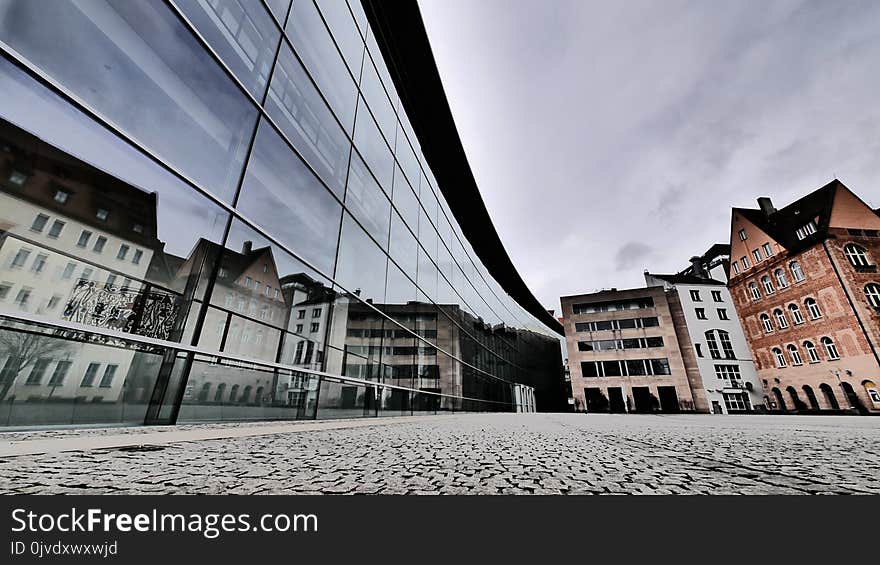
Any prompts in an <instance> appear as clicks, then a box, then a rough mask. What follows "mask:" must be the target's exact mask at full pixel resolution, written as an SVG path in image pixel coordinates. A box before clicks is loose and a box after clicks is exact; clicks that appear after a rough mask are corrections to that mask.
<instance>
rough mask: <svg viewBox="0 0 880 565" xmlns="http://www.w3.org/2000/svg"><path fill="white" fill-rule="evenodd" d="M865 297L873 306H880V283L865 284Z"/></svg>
mask: <svg viewBox="0 0 880 565" xmlns="http://www.w3.org/2000/svg"><path fill="white" fill-rule="evenodd" d="M865 297H866V298H867V299H868V304H870V305H871V306H872V307H874V308H880V284H877V283H868V284H867V285H865Z"/></svg>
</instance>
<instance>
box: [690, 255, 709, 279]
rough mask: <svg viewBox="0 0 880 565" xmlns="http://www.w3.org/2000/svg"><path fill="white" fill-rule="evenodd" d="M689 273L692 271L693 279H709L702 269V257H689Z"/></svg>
mask: <svg viewBox="0 0 880 565" xmlns="http://www.w3.org/2000/svg"><path fill="white" fill-rule="evenodd" d="M691 271H692V274H693V276H695V277H698V278H701V279H708V278H709V275H708V273H706V270H705V269H704V268H703V258H702V257H697V256H696V255H694V256H693V257H691Z"/></svg>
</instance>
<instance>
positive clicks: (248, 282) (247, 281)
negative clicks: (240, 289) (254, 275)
mask: <svg viewBox="0 0 880 565" xmlns="http://www.w3.org/2000/svg"><path fill="white" fill-rule="evenodd" d="M244 287H245V288H250V287H251V278H250V277H245V278H244Z"/></svg>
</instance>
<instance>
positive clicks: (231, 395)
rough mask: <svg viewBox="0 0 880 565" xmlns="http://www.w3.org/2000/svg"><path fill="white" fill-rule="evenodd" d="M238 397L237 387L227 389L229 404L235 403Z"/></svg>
mask: <svg viewBox="0 0 880 565" xmlns="http://www.w3.org/2000/svg"><path fill="white" fill-rule="evenodd" d="M237 397H238V385H232V388H231V389H229V403H230V404H232V403H234V402H235V400H236V398H237Z"/></svg>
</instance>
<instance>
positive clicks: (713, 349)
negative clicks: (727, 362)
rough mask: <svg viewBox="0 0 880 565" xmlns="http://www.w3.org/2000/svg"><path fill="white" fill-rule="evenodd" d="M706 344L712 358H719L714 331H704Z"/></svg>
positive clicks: (719, 352)
mask: <svg viewBox="0 0 880 565" xmlns="http://www.w3.org/2000/svg"><path fill="white" fill-rule="evenodd" d="M705 335H706V345H708V346H709V355H710V356H711V357H712V359H721V351H719V349H718V341H716V340H715V331H714V330H709V331H707V332H706V334H705Z"/></svg>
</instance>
